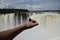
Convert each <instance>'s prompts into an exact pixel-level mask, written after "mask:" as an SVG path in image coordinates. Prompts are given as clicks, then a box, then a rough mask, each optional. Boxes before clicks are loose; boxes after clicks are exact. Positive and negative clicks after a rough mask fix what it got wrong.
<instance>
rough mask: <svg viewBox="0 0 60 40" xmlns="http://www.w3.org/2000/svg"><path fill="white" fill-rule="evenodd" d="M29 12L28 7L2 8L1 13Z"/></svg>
mask: <svg viewBox="0 0 60 40" xmlns="http://www.w3.org/2000/svg"><path fill="white" fill-rule="evenodd" d="M16 12H18V13H19V12H29V10H27V9H0V13H16Z"/></svg>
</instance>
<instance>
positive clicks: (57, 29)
mask: <svg viewBox="0 0 60 40" xmlns="http://www.w3.org/2000/svg"><path fill="white" fill-rule="evenodd" d="M17 16H18V15H17ZM17 16H16V17H15V19H14V14H6V15H1V16H0V31H3V30H6V29H11V28H14V27H15V26H17V25H18V24H21V23H19V22H23V21H24V20H23V18H22V16H21V17H20V18H21V20H19V19H18V17H17ZM29 18H31V19H33V20H36V21H37V22H38V23H39V25H38V26H36V27H34V28H32V29H28V30H25V31H23V32H22V33H21V34H19V35H18V36H17V37H16V38H14V40H60V14H58V13H57V12H42V13H41V14H40V13H33V15H30V17H29Z"/></svg>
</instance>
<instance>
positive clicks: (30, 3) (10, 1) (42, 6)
mask: <svg viewBox="0 0 60 40" xmlns="http://www.w3.org/2000/svg"><path fill="white" fill-rule="evenodd" d="M3 8H7V9H28V10H31V11H32V10H60V0H0V9H3Z"/></svg>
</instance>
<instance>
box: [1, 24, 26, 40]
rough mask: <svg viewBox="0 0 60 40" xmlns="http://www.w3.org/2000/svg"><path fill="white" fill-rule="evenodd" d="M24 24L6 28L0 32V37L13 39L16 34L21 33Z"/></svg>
mask: <svg viewBox="0 0 60 40" xmlns="http://www.w3.org/2000/svg"><path fill="white" fill-rule="evenodd" d="M25 29H26V28H25V25H21V26H18V27H16V28H14V29H11V30H6V31H3V32H0V39H3V38H5V39H6V38H7V39H13V38H14V37H15V36H16V35H18V34H19V33H21V32H22V31H23V30H25Z"/></svg>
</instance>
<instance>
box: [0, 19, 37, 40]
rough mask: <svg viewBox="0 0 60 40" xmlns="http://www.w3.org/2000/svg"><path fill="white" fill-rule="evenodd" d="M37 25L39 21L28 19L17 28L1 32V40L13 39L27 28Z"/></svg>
mask: <svg viewBox="0 0 60 40" xmlns="http://www.w3.org/2000/svg"><path fill="white" fill-rule="evenodd" d="M36 25H38V23H37V22H36V21H34V20H31V19H29V21H27V22H26V23H24V24H23V25H20V26H18V27H16V28H13V29H10V30H6V31H3V32H0V40H12V39H13V38H15V37H16V36H17V35H18V34H19V33H21V32H22V31H24V30H26V29H30V28H32V27H34V26H36Z"/></svg>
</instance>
